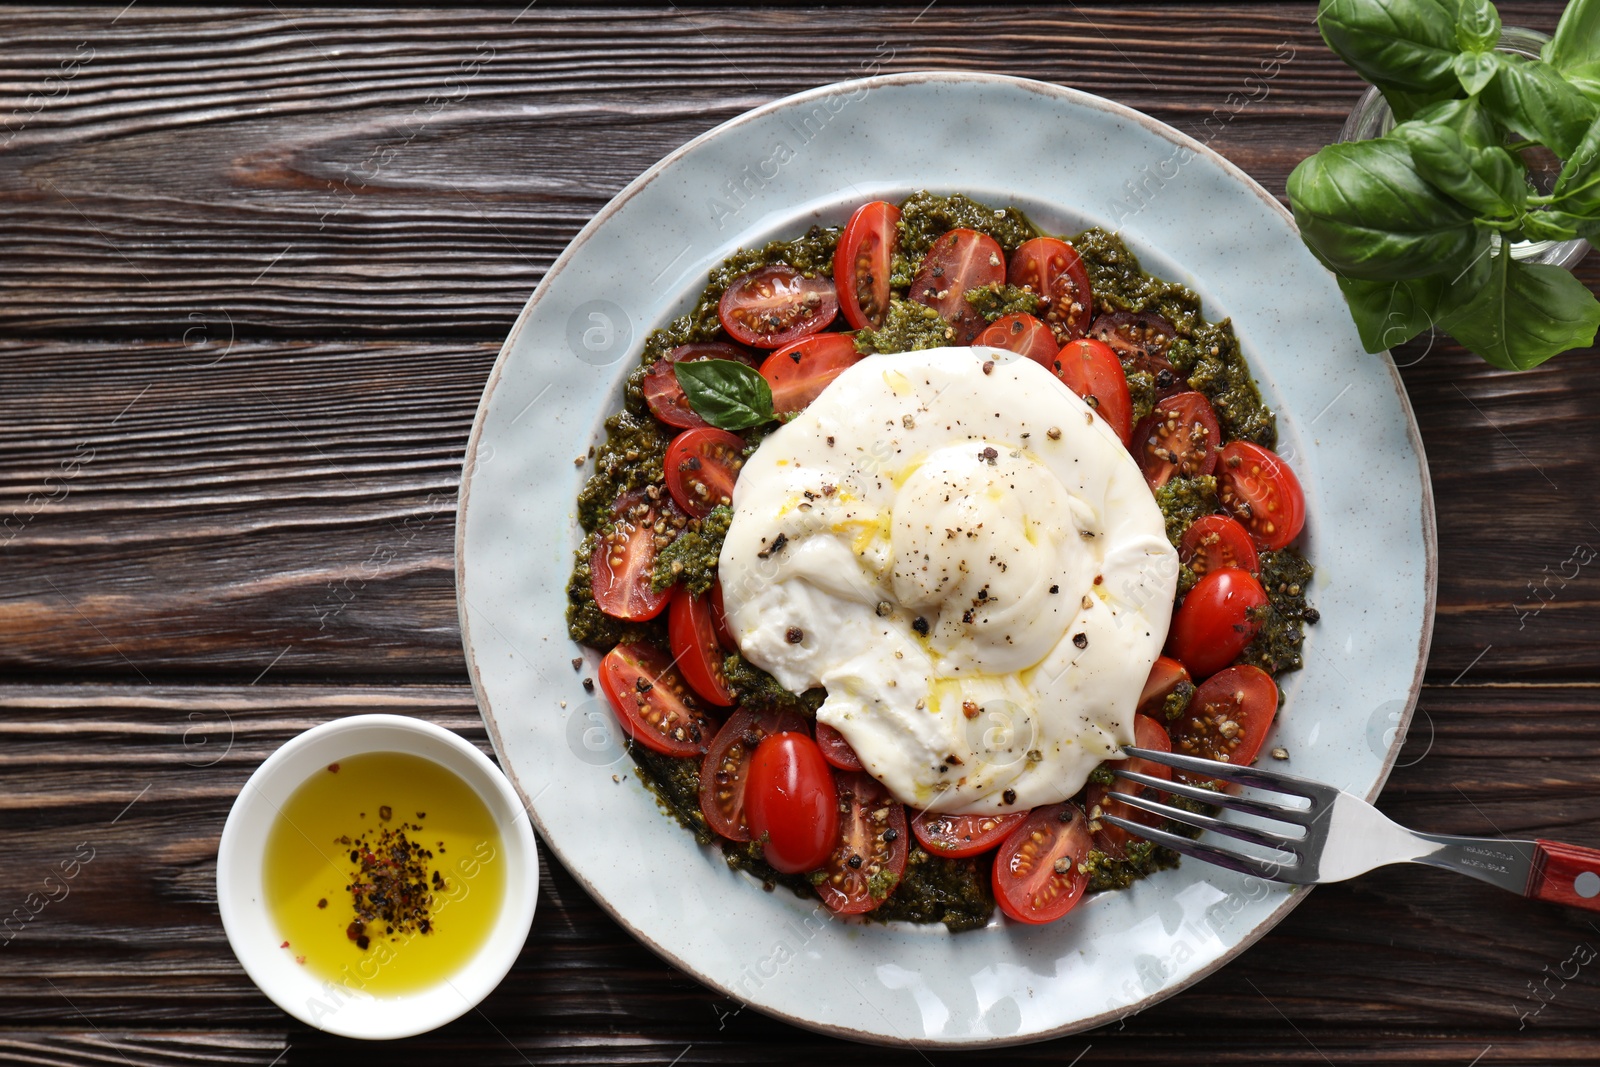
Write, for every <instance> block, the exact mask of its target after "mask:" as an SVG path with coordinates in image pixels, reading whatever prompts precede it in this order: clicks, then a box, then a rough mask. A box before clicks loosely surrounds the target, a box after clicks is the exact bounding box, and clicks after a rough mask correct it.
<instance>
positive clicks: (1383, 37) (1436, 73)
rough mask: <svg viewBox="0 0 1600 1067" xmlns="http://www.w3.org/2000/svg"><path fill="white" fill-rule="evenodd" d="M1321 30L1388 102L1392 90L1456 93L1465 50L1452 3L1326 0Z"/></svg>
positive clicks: (1320, 17)
mask: <svg viewBox="0 0 1600 1067" xmlns="http://www.w3.org/2000/svg"><path fill="white" fill-rule="evenodd" d="M1317 28H1318V29H1319V30H1321V31H1322V39H1323V40H1324V41H1326V42H1328V47H1329V48H1331V49H1333V50H1334V51H1335V52H1337V53H1338V55H1339V58H1340V59H1343V60H1344V61H1345V62H1346V63H1348V64H1349V65H1350V66H1351V67H1353V68H1354V69H1355V70H1356V72H1357V73H1359V74H1360V75H1361V76H1362V77H1363V78H1365V79H1367V81H1369V82H1371V83H1372V84H1373V85H1376V86H1377V87H1378V88H1380V89H1382V90H1384V93H1385V95H1386V96H1387V95H1388V91H1389V90H1390V89H1397V90H1400V91H1401V92H1405V93H1415V92H1441V91H1448V90H1452V89H1454V88H1455V74H1454V72H1453V70H1452V67H1451V63H1452V62H1453V61H1454V59H1455V57H1456V53H1457V52H1458V51H1460V48H1459V46H1458V45H1457V43H1456V4H1455V3H1454V2H1452V0H1383V2H1382V3H1377V2H1374V0H1326V2H1325V3H1324V5H1323V7H1322V10H1321V12H1320V13H1319V14H1318V15H1317ZM1392 102H1393V101H1392V100H1391V103H1392Z"/></svg>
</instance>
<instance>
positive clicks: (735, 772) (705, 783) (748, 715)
mask: <svg viewBox="0 0 1600 1067" xmlns="http://www.w3.org/2000/svg"><path fill="white" fill-rule="evenodd" d="M805 728H806V721H805V719H803V718H802V717H801V716H800V713H799V712H796V711H783V710H776V709H774V710H762V711H749V710H747V709H745V708H740V709H739V710H738V711H736V712H734V713H733V714H732V715H731V716H730V717H729V718H728V721H727V722H725V723H723V725H722V729H720V730H718V731H717V733H716V736H715V737H713V738H712V739H711V745H710V747H708V748H707V749H706V754H705V758H704V759H702V760H701V761H700V813H701V814H702V815H704V816H705V817H706V825H707V826H710V827H711V829H712V830H713V831H715V832H716V833H718V834H720V835H722V836H723V837H725V838H727V839H728V840H730V841H748V840H750V836H751V835H750V822H749V819H748V818H747V817H746V814H745V788H746V785H747V784H748V782H749V773H750V757H751V756H753V755H754V754H755V750H756V747H757V746H758V745H759V744H760V743H761V741H762V739H763V738H766V737H770V736H772V735H773V734H779V733H784V732H785V731H789V732H796V733H803V732H805Z"/></svg>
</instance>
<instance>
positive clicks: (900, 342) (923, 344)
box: [856, 297, 955, 355]
mask: <svg viewBox="0 0 1600 1067" xmlns="http://www.w3.org/2000/svg"><path fill="white" fill-rule="evenodd" d="M954 336H955V328H954V327H952V326H951V325H950V324H949V323H948V322H946V321H944V319H943V317H941V316H940V314H939V313H938V312H937V311H935V310H933V308H931V307H928V306H927V305H925V304H919V303H917V302H916V301H914V300H901V299H899V298H898V297H896V298H892V299H890V301H889V311H888V313H887V314H886V315H885V316H884V319H883V325H882V326H880V327H878V328H877V329H876V330H874V329H872V328H871V327H868V328H867V329H864V330H862V331H860V332H859V333H857V334H856V351H857V352H860V353H861V354H862V355H872V354H873V353H875V352H876V353H888V352H920V351H922V350H923V349H925V348H942V347H943V346H945V345H947V344H949V343H950V339H951V338H952V337H954Z"/></svg>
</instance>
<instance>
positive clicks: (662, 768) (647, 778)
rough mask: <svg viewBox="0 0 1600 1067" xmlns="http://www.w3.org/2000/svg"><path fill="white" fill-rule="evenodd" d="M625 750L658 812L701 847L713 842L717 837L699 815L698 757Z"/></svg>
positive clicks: (638, 748) (636, 748)
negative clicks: (653, 798)
mask: <svg viewBox="0 0 1600 1067" xmlns="http://www.w3.org/2000/svg"><path fill="white" fill-rule="evenodd" d="M628 747H629V751H630V752H632V754H633V762H634V764H635V765H636V766H637V767H638V768H639V780H640V781H641V782H643V783H644V784H645V786H646V788H648V789H649V790H650V792H652V793H654V794H655V795H656V803H657V804H659V805H660V806H661V810H662V811H664V812H666V813H667V814H668V815H671V816H672V817H673V818H674V819H677V820H678V822H679V823H681V824H682V825H683V827H684V829H686V830H688V831H689V832H690V833H692V834H694V837H695V840H696V841H699V842H700V843H701V844H702V845H708V844H710V843H711V842H712V841H713V840H715V838H716V836H717V835H716V834H715V833H713V832H712V830H711V827H710V826H708V825H706V817H705V816H704V815H703V814H701V812H700V758H699V757H698V756H691V757H689V758H688V759H678V758H677V757H675V756H666V755H662V754H661V753H660V752H653V751H651V750H650V749H648V748H645V747H644V746H643V745H630V746H628Z"/></svg>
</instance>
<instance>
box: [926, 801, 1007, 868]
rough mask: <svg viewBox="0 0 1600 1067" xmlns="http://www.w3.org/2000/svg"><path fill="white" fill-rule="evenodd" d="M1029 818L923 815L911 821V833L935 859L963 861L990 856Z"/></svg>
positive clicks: (1005, 815) (931, 813) (927, 813)
mask: <svg viewBox="0 0 1600 1067" xmlns="http://www.w3.org/2000/svg"><path fill="white" fill-rule="evenodd" d="M1027 817H1028V813H1027V812H1025V811H1013V812H1008V813H1006V814H1004V815H938V814H935V813H933V812H931V811H923V812H918V813H917V816H916V818H914V819H912V820H911V832H912V833H913V834H916V835H917V840H918V841H919V842H921V843H922V847H923V848H925V849H927V850H928V851H929V852H932V853H933V854H934V855H936V856H949V857H950V858H951V859H959V858H961V857H962V856H977V855H980V854H982V853H984V852H988V851H989V850H990V849H991V848H994V847H995V846H996V845H998V844H999V843H1000V842H1002V841H1004V840H1005V839H1006V838H1007V837H1008V836H1010V834H1011V831H1012V830H1015V829H1016V828H1017V826H1018V825H1019V824H1020V823H1021V822H1022V820H1024V819H1026V818H1027Z"/></svg>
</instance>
